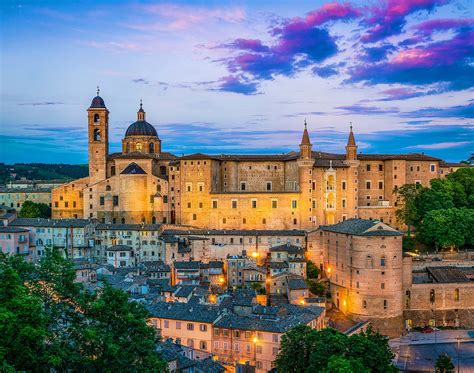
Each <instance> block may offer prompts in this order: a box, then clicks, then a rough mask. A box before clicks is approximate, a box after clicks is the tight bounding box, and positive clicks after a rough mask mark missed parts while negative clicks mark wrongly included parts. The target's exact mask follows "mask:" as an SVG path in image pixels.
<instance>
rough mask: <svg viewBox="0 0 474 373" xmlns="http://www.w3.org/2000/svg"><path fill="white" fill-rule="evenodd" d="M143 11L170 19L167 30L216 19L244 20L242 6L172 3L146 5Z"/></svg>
mask: <svg viewBox="0 0 474 373" xmlns="http://www.w3.org/2000/svg"><path fill="white" fill-rule="evenodd" d="M144 9H145V11H146V12H148V13H151V14H157V15H159V16H162V17H164V18H168V19H170V22H169V23H168V24H167V29H169V30H184V29H187V28H189V27H191V26H193V25H196V24H201V23H205V22H208V21H209V20H218V21H224V22H230V23H239V22H242V21H244V20H245V18H246V14H245V10H244V9H242V8H207V7H193V6H181V5H174V4H157V5H147V6H145V7H144Z"/></svg>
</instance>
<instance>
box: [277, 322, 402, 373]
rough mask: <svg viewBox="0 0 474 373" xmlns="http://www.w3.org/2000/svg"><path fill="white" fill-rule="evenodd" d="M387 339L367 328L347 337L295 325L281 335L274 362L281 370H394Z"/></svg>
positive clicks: (296, 372) (304, 372)
mask: <svg viewBox="0 0 474 373" xmlns="http://www.w3.org/2000/svg"><path fill="white" fill-rule="evenodd" d="M393 357H394V355H393V353H392V351H391V350H390V348H389V346H388V339H387V338H386V337H384V336H382V335H381V334H379V333H376V332H374V331H373V330H372V329H370V328H369V329H368V330H367V332H365V333H361V334H355V335H352V336H350V337H348V336H346V335H345V334H343V333H341V332H339V331H337V330H335V329H323V330H321V331H316V330H314V329H311V328H310V327H308V326H306V325H299V326H296V327H295V328H293V329H292V330H290V331H289V332H288V333H286V334H285V335H283V337H282V340H281V350H280V353H279V354H278V357H277V360H276V365H277V368H278V371H279V372H282V373H310V372H357V373H365V372H384V373H390V372H397V371H398V370H397V368H396V367H395V366H393V365H392V359H393Z"/></svg>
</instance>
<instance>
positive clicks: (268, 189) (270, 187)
mask: <svg viewBox="0 0 474 373" xmlns="http://www.w3.org/2000/svg"><path fill="white" fill-rule="evenodd" d="M271 190H272V182H271V181H267V191H269V192H270V191H271Z"/></svg>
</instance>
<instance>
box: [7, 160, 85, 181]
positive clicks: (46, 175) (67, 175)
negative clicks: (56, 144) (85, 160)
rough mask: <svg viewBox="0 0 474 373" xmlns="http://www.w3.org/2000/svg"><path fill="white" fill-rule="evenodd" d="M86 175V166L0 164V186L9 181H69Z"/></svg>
mask: <svg viewBox="0 0 474 373" xmlns="http://www.w3.org/2000/svg"><path fill="white" fill-rule="evenodd" d="M87 175H88V166H87V165H77V164H47V163H15V164H13V165H7V164H4V163H0V184H4V183H6V182H8V181H11V180H20V179H23V178H25V179H28V180H53V179H59V180H69V179H79V178H81V177H85V176H87Z"/></svg>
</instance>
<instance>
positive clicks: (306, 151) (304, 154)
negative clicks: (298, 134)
mask: <svg viewBox="0 0 474 373" xmlns="http://www.w3.org/2000/svg"><path fill="white" fill-rule="evenodd" d="M312 147H313V146H312V145H311V142H310V141H309V135H308V128H307V124H306V119H305V121H304V131H303V137H302V139H301V144H300V158H301V159H311V149H312Z"/></svg>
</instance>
